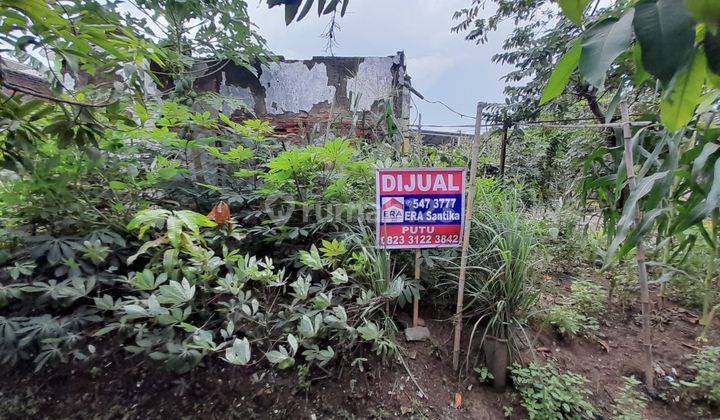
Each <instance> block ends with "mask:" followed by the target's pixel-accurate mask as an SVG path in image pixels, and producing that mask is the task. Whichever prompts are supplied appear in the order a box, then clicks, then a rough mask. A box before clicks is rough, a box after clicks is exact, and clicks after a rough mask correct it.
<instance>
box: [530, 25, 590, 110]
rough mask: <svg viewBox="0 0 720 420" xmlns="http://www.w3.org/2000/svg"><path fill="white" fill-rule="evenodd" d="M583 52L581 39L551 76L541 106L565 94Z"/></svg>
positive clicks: (543, 93)
mask: <svg viewBox="0 0 720 420" xmlns="http://www.w3.org/2000/svg"><path fill="white" fill-rule="evenodd" d="M581 51H582V46H581V43H580V39H576V40H575V41H574V42H573V44H572V46H571V47H570V49H569V50H568V52H566V53H565V55H563V56H562V58H561V59H560V61H558V63H557V65H556V66H555V70H554V71H553V73H552V74H551V75H550V79H548V83H547V85H545V88H544V89H543V91H542V96H541V98H540V105H544V104H546V103H548V102H550V101H551V100H553V99H555V98H557V97H558V96H560V95H561V94H562V93H563V91H564V90H565V86H567V84H568V82H569V81H570V75H571V74H572V72H573V71H574V70H575V68H576V67H577V65H578V63H579V62H580V52H581Z"/></svg>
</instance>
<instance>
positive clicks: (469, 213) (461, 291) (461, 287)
mask: <svg viewBox="0 0 720 420" xmlns="http://www.w3.org/2000/svg"><path fill="white" fill-rule="evenodd" d="M482 110H483V105H482V102H478V104H477V112H476V114H475V138H474V139H473V145H472V152H471V163H470V186H469V189H468V192H467V202H466V203H465V226H464V229H463V243H462V254H461V257H460V276H459V278H458V294H457V305H456V307H455V338H454V340H453V369H454V370H458V367H459V364H460V336H461V334H462V312H463V299H464V295H465V272H466V270H467V260H468V248H469V247H470V228H471V226H472V218H473V207H474V204H475V177H476V176H477V166H478V151H479V150H480V130H481V128H482Z"/></svg>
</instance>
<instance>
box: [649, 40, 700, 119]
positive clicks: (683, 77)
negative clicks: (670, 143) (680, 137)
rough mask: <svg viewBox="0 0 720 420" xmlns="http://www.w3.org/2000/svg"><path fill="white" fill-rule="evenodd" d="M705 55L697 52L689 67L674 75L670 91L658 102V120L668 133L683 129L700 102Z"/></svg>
mask: <svg viewBox="0 0 720 420" xmlns="http://www.w3.org/2000/svg"><path fill="white" fill-rule="evenodd" d="M705 66H706V59H705V54H703V53H702V51H698V52H697V53H696V54H695V58H694V59H693V61H692V64H691V65H690V66H689V67H686V68H685V69H683V70H681V71H680V72H679V73H678V74H676V75H675V77H674V78H673V81H672V83H671V88H670V91H667V92H665V95H664V96H663V99H662V100H661V101H660V119H661V120H662V122H663V124H665V127H666V128H667V129H668V131H670V132H676V131H678V130H680V129H681V128H683V127H685V125H687V123H688V122H690V120H691V119H692V117H693V114H694V112H695V107H697V104H698V103H699V102H700V96H701V94H702V88H703V83H704V82H705V71H706V69H705Z"/></svg>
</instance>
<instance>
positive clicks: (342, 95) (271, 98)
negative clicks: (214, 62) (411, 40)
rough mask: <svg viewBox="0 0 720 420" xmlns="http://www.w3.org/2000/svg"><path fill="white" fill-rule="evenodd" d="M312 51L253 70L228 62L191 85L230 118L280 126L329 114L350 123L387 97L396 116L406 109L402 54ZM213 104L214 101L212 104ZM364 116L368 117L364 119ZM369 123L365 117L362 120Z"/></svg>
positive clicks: (317, 121)
mask: <svg viewBox="0 0 720 420" xmlns="http://www.w3.org/2000/svg"><path fill="white" fill-rule="evenodd" d="M404 57H405V56H404V54H403V53H402V52H400V53H398V54H397V55H395V56H389V57H313V58H312V59H311V60H303V61H299V60H282V59H281V60H280V61H278V62H271V63H267V64H264V65H262V66H258V67H257V68H256V69H255V74H253V72H251V71H249V70H247V69H245V68H242V67H238V66H235V65H233V64H232V63H228V64H227V65H226V66H225V67H224V68H223V70H222V71H220V72H217V73H214V74H211V75H208V76H207V77H203V78H200V79H198V80H197V81H196V84H195V87H196V89H197V90H198V91H200V92H207V93H211V94H213V95H212V96H213V108H215V109H218V110H221V111H222V112H223V113H225V114H227V115H232V116H233V118H236V119H244V118H250V117H257V118H263V119H268V120H270V121H271V123H272V124H273V125H274V126H276V127H277V128H278V129H279V130H280V131H287V132H290V133H298V134H300V132H301V131H307V130H310V129H312V128H313V127H315V129H316V130H317V128H318V125H327V121H328V120H330V119H331V116H330V111H331V109H332V120H333V121H338V120H339V121H340V122H339V123H338V124H339V125H340V126H343V125H346V126H348V127H349V126H350V125H351V123H350V122H349V121H351V119H352V118H353V117H354V118H355V119H356V122H357V121H359V120H363V121H364V120H365V117H367V118H368V119H370V118H371V117H369V116H368V115H370V113H375V114H382V113H383V112H384V101H385V100H388V99H391V100H393V102H394V109H395V112H396V114H397V115H396V116H397V117H398V119H399V120H401V121H402V120H403V119H406V118H407V116H406V115H403V114H405V113H407V112H408V107H407V106H406V104H405V102H406V101H407V102H409V101H408V100H407V96H406V95H405V93H406V92H405V91H406V90H407V89H405V88H404V87H403V82H404V81H405V58H404ZM218 104H219V105H218ZM368 121H369V120H368ZM368 124H370V122H368Z"/></svg>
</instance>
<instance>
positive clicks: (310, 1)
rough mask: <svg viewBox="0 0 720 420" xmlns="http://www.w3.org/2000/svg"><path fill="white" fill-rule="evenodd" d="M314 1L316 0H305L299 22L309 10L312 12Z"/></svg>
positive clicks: (298, 18)
mask: <svg viewBox="0 0 720 420" xmlns="http://www.w3.org/2000/svg"><path fill="white" fill-rule="evenodd" d="M314 2H315V0H305V5H304V6H303V8H302V10H301V11H300V14H299V15H298V17H297V21H298V22H300V21H301V20H302V19H303V18H304V17H305V15H307V14H308V12H310V9H311V8H312V5H313V3H314Z"/></svg>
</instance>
